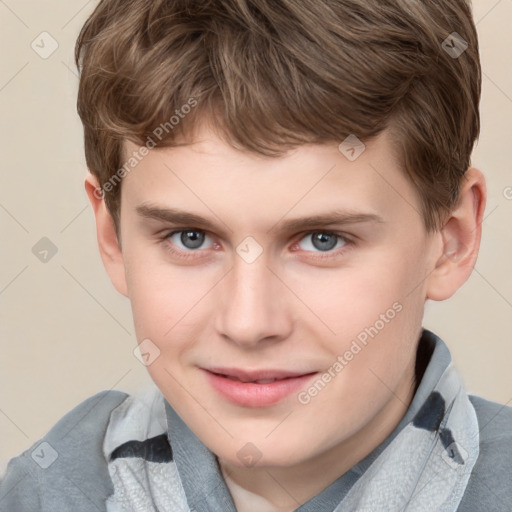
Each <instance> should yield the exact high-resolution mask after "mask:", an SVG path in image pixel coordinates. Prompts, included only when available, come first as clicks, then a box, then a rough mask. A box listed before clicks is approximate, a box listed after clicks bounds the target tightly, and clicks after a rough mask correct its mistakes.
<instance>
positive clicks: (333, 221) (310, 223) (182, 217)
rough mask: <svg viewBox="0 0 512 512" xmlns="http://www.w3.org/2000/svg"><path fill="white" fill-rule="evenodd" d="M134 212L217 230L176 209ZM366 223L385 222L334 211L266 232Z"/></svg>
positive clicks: (143, 208)
mask: <svg viewBox="0 0 512 512" xmlns="http://www.w3.org/2000/svg"><path fill="white" fill-rule="evenodd" d="M135 211H136V212H137V213H138V214H139V215H140V216H141V217H143V218H146V219H152V220H158V221H163V222H168V223H171V224H176V225H182V226H187V227H198V228H204V229H206V230H208V231H215V230H218V225H217V224H215V223H214V222H212V221H211V220H209V219H207V218H205V217H202V216H201V215H197V214H195V213H192V212H188V211H185V210H179V209H177V208H162V207H159V206H154V205H148V204H141V205H139V206H137V207H136V208H135ZM368 222H374V223H384V222H385V221H384V219H383V218H382V217H381V216H380V215H377V214H375V213H367V212H357V211H346V210H334V211H330V212H326V213H323V214H317V215H310V216H308V217H302V218H295V219H287V220H282V221H278V222H277V223H276V224H275V225H274V227H272V228H271V229H269V230H268V231H269V232H270V231H272V230H274V229H277V231H284V232H286V231H300V230H304V229H311V228H315V227H324V226H333V225H342V224H361V223H368ZM223 224H224V223H223ZM230 231H232V230H230Z"/></svg>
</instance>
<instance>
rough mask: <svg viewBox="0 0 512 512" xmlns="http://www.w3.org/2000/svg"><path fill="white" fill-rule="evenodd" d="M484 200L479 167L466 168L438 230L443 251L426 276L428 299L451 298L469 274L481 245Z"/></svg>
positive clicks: (483, 179)
mask: <svg viewBox="0 0 512 512" xmlns="http://www.w3.org/2000/svg"><path fill="white" fill-rule="evenodd" d="M486 199H487V191H486V185H485V177H484V175H483V174H482V173H481V172H480V171H479V170H478V169H475V168H470V169H468V171H467V172H466V174H465V176H464V178H462V186H461V190H460V194H459V199H458V201H457V205H456V206H455V208H454V209H453V210H452V211H451V212H450V214H449V215H448V216H447V220H446V221H445V223H444V225H443V227H442V228H441V230H440V232H439V235H440V236H441V237H442V244H441V247H442V252H441V254H439V255H438V258H437V261H436V265H435V268H434V270H433V271H432V272H431V274H430V275H429V277H428V279H427V297H426V298H427V299H432V300H437V301H440V300H446V299H448V298H450V297H451V296H452V295H453V294H454V293H455V292H456V291H457V290H458V289H459V288H460V287H461V286H462V285H463V284H464V283H465V282H466V281H467V279H468V278H469V276H470V275H471V272H472V271H473V267H474V266H475V263H476V259H477V256H478V249H479V247H480V238H481V234H482V220H483V215H484V210H485V203H486Z"/></svg>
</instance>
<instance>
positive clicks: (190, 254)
mask: <svg viewBox="0 0 512 512" xmlns="http://www.w3.org/2000/svg"><path fill="white" fill-rule="evenodd" d="M186 231H192V232H198V233H204V234H205V235H207V236H208V233H207V232H206V231H204V230H201V229H196V228H181V229H176V230H174V231H171V232H168V233H166V234H165V235H164V236H163V237H162V238H161V240H162V243H164V245H165V248H166V250H167V251H169V252H170V253H171V254H173V255H176V256H178V257H179V258H182V259H186V260H188V259H194V258H197V257H198V256H197V255H195V254H194V253H197V252H200V251H201V249H197V250H188V251H181V250H179V249H175V247H174V244H172V243H171V242H170V240H169V239H170V238H171V237H172V236H173V235H175V234H177V233H184V232H186ZM315 233H322V234H324V235H333V236H336V237H337V238H338V239H341V240H342V241H343V242H345V245H343V246H342V247H340V248H338V249H335V250H330V251H326V252H325V253H323V254H322V252H321V251H319V252H318V255H316V256H313V259H316V260H325V259H331V258H333V257H336V256H341V255H343V254H345V252H346V251H348V250H350V249H351V248H352V247H353V246H354V245H355V241H354V240H353V239H352V238H351V237H349V236H348V235H347V234H345V233H337V232H335V231H328V230H321V229H315V230H312V231H307V232H305V233H302V234H301V237H300V238H299V239H298V240H297V242H294V244H293V245H295V244H297V243H299V242H300V241H302V240H304V238H306V237H308V236H311V235H313V234H315ZM306 252H312V251H306ZM315 254H316V253H315Z"/></svg>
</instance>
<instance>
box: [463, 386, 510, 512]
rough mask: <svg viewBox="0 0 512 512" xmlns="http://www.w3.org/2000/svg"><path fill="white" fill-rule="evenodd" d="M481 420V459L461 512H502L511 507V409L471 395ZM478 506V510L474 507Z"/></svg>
mask: <svg viewBox="0 0 512 512" xmlns="http://www.w3.org/2000/svg"><path fill="white" fill-rule="evenodd" d="M469 399H470V401H471V403H472V404H473V407H474V408H475V411H476V415H477V418H478V426H479V435H480V454H479V456H478V459H477V462H476V464H475V467H474V468H473V472H472V473H471V478H470V479H469V482H468V486H467V488H466V493H465V494H464V497H463V499H462V502H461V505H460V507H459V511H460V512H465V511H471V510H477V509H478V510H484V509H485V510H486V511H488V512H494V511H495V512H501V511H505V510H510V509H511V506H512V407H509V406H507V405H503V404H500V403H497V402H492V401H490V400H486V399H484V398H481V397H479V396H474V395H469ZM475 507H476V508H475Z"/></svg>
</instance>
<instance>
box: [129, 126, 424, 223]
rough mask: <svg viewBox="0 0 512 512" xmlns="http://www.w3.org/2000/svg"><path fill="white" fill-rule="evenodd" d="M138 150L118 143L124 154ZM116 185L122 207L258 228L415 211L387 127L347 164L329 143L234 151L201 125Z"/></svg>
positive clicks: (392, 218)
mask: <svg viewBox="0 0 512 512" xmlns="http://www.w3.org/2000/svg"><path fill="white" fill-rule="evenodd" d="M138 150H139V148H138V146H136V145H135V144H133V143H130V142H127V143H125V156H126V157H128V158H129V157H130V155H133V154H134V153H135V152H137V151H138ZM122 189H123V191H122V194H123V200H122V201H121V204H122V205H124V206H125V207H126V208H131V209H136V208H137V207H138V206H140V205H141V204H144V205H151V206H162V207H173V208H179V209H182V210H183V209H184V210H187V211H191V212H196V213H198V214H200V215H202V216H205V217H210V218H213V217H215V216H217V217H218V218H219V219H222V218H223V217H225V218H229V219H230V222H231V223H232V224H233V223H234V224H237V223H239V224H243V223H244V222H248V221H249V220H251V222H252V221H254V224H252V226H253V227H254V228H261V229H265V226H267V228H268V226H269V225H271V224H275V222H276V220H278V219H280V218H284V217H295V216H298V215H299V214H302V215H315V214H321V213H325V212H327V211H333V210H338V211H340V210H341V211H349V212H363V213H367V214H374V215H378V216H380V217H382V218H384V219H386V220H387V221H397V220H398V219H400V217H402V218H403V215H404V213H407V215H408V216H409V217H411V213H414V214H415V215H417V216H419V214H418V212H419V204H418V199H417V197H416V193H415V191H414V189H413V187H412V185H411V184H410V183H409V181H408V179H407V178H406V177H405V176H404V174H403V172H402V171H401V170H400V168H399V166H398V163H397V159H396V155H395V154H394V150H393V146H392V144H391V140H390V137H389V134H388V132H383V133H381V134H380V135H379V136H378V137H377V138H375V139H374V140H372V141H371V142H370V143H368V144H367V145H366V148H365V149H364V151H363V152H362V153H361V154H360V156H358V157H357V158H356V159H355V160H353V161H351V160H350V159H349V158H347V156H346V154H344V153H343V152H342V151H340V149H339V147H338V144H336V143H332V144H318V145H317V144H311V145H303V146H300V147H298V148H295V149H293V150H290V151H289V152H288V153H286V154H285V155H284V156H281V157H276V158H273V157H265V156H261V155H256V154H252V153H248V152H241V151H239V150H236V149H234V148H233V147H231V146H230V145H228V144H226V143H225V142H223V141H222V140H220V139H219V138H218V137H217V136H216V135H215V134H214V133H212V132H211V131H209V130H208V129H207V128H205V129H203V130H200V131H199V132H198V135H197V137H196V139H195V140H194V142H193V143H191V144H188V145H185V146H179V147H174V148H161V149H156V150H151V151H149V153H148V154H147V155H146V156H144V157H143V158H141V159H140V161H139V162H138V163H137V165H136V166H134V168H133V170H131V171H130V172H129V173H128V174H127V175H126V177H125V178H124V183H123V187H122ZM257 224H258V225H257Z"/></svg>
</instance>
